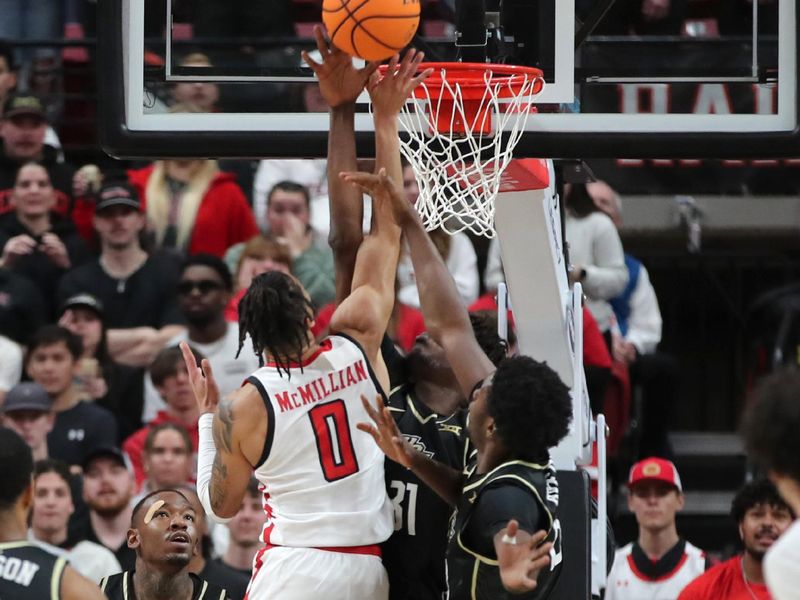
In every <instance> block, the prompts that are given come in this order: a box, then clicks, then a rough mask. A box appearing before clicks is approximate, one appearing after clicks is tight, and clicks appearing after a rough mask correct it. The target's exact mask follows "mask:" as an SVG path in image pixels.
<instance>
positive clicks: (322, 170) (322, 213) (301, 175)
mask: <svg viewBox="0 0 800 600" xmlns="http://www.w3.org/2000/svg"><path fill="white" fill-rule="evenodd" d="M306 89H308V90H309V91H314V90H316V89H317V86H316V85H310V86H307V87H306ZM323 110H327V107H325V108H324V109H323ZM326 169H327V161H326V160H325V159H324V158H312V159H298V158H270V159H265V160H262V161H261V162H260V163H259V165H258V169H256V174H255V183H254V184H253V213H254V214H255V216H256V221H258V225H259V227H261V229H262V230H264V231H267V232H269V231H270V223H269V219H268V218H267V206H268V204H269V195H270V193H271V192H272V190H273V189H274V188H275V185H276V184H278V183H280V182H281V181H293V182H295V183H298V184H300V185H302V186H303V187H305V188H306V189H307V190H308V196H309V199H310V200H309V207H310V209H309V210H310V215H309V223H310V225H311V228H312V229H313V230H314V231H316V232H317V233H318V234H319V235H321V236H326V235H328V231H329V229H330V208H329V207H328V178H327V172H326Z"/></svg>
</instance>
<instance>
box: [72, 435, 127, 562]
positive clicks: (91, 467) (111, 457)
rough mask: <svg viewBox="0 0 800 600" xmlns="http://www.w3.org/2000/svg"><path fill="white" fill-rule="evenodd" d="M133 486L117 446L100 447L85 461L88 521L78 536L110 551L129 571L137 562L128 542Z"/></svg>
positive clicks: (85, 493)
mask: <svg viewBox="0 0 800 600" xmlns="http://www.w3.org/2000/svg"><path fill="white" fill-rule="evenodd" d="M133 488H134V484H133V474H132V473H131V472H130V471H129V470H128V467H127V465H126V463H125V458H124V456H123V455H122V453H121V452H120V451H119V450H117V449H116V448H98V449H96V450H95V451H94V452H92V453H91V454H89V456H87V457H86V460H84V462H83V501H84V502H85V503H86V505H87V506H88V507H89V521H88V523H86V524H85V528H84V531H83V532H81V534H80V535H79V536H78V537H79V539H84V540H89V541H90V542H95V543H97V544H101V545H103V546H105V547H106V548H108V549H109V550H111V552H113V553H114V556H116V557H117V560H118V561H119V564H120V566H122V568H123V569H126V570H128V569H132V568H133V566H134V563H135V561H136V554H135V553H134V551H133V550H132V549H131V548H130V547H129V546H128V544H127V535H128V525H129V524H130V521H131V498H133Z"/></svg>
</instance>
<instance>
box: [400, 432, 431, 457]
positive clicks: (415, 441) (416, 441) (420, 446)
mask: <svg viewBox="0 0 800 600" xmlns="http://www.w3.org/2000/svg"><path fill="white" fill-rule="evenodd" d="M403 437H404V438H406V440H408V443H409V444H411V445H412V446H413V447H414V450H417V451H419V452H422V454H424V455H425V456H427V457H428V458H433V452H431V451H429V450H428V449H427V448H426V447H425V443H424V442H423V441H422V439H421V438H420V437H419V436H418V435H408V434H407V433H404V434H403Z"/></svg>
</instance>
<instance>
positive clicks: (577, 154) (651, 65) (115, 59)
mask: <svg viewBox="0 0 800 600" xmlns="http://www.w3.org/2000/svg"><path fill="white" fill-rule="evenodd" d="M472 1H474V0H469V1H460V2H458V3H457V6H459V7H463V6H467V5H469V2H472ZM161 4H162V6H161V7H160V8H154V7H157V6H159V2H152V3H151V2H147V3H145V2H141V1H140V0H101V1H100V3H99V19H100V22H101V23H103V24H104V25H103V26H102V27H98V38H99V40H98V41H99V46H98V47H99V48H102V49H103V50H104V51H103V52H99V53H98V63H99V77H100V90H101V94H100V99H101V106H100V109H101V115H102V122H101V126H102V132H101V139H102V142H103V145H104V147H105V148H106V150H107V151H108V152H109V153H111V154H113V155H117V156H123V157H151V156H160V157H165V156H184V157H190V156H198V157H321V156H324V155H325V152H326V143H327V129H328V117H327V114H326V113H325V111H324V106H320V103H319V98H316V99H315V98H314V92H315V84H314V82H313V77H312V75H311V72H310V70H309V69H307V68H305V67H304V65H302V64H301V60H300V50H301V49H304V48H309V49H310V48H313V43H312V40H311V28H312V27H313V24H314V23H315V22H318V21H319V20H320V2H319V1H318V0H254V1H253V2H247V3H236V2H233V3H231V2H227V3H226V2H222V0H214V1H211V2H210V3H203V4H202V5H200V4H199V3H187V2H185V1H183V0H162V3H161ZM163 4H165V5H166V10H165V11H164V12H163V13H161V14H159V12H158V11H160V10H163V9H164V6H163ZM454 4H456V3H454V2H453V1H452V0H430V1H428V2H425V3H423V9H422V16H423V18H422V24H421V26H420V30H419V31H418V34H417V37H416V38H415V40H414V45H415V46H416V47H417V48H420V49H423V50H425V52H426V55H427V59H428V60H440V61H445V60H453V59H454V58H457V57H459V56H460V57H465V58H469V56H468V55H469V54H470V53H473V52H475V49H474V47H473V46H472V45H466V46H464V47H461V48H459V47H457V46H456V43H455V40H456V36H455V32H456V30H457V29H459V25H458V19H459V15H458V14H456V13H455V11H454ZM487 4H490V3H487ZM585 4H588V5H589V6H590V7H591V6H594V10H591V9H589V10H586V9H584V8H583V6H584V5H585ZM612 4H613V2H610V0H597V2H594V3H592V2H587V1H586V0H540V1H538V2H530V1H528V2H521V1H520V0H517V1H516V2H514V1H511V0H507V1H506V2H504V3H503V6H504V8H503V9H502V11H500V12H492V10H493V9H492V8H491V6H489V8H488V9H487V11H488V12H487V15H488V16H487V20H488V22H490V23H493V24H494V26H495V29H493V31H496V32H502V35H498V36H496V39H494V38H493V40H490V43H489V45H488V51H484V50H483V49H479V50H478V52H485V53H486V54H488V57H487V58H488V59H490V60H494V61H495V62H497V61H505V62H510V63H515V64H527V65H531V66H538V67H539V68H541V69H542V70H543V71H544V73H545V80H546V82H547V85H546V86H545V88H544V90H543V92H542V93H541V94H539V95H538V96H537V97H536V98H534V99H533V101H534V102H535V103H536V104H537V106H539V113H538V114H537V115H534V116H532V117H531V118H529V119H528V121H527V125H526V131H525V133H524V135H523V137H522V140H521V141H520V143H519V145H518V146H517V151H516V155H517V156H535V157H543V156H544V157H549V158H594V157H615V158H626V157H630V158H653V157H655V158H669V157H675V158H701V157H716V158H747V157H761V158H767V157H784V156H797V155H800V141H798V140H799V139H800V129H799V128H798V102H797V95H798V76H797V71H798V65H797V59H798V58H797V57H798V39H797V29H798V27H797V23H798V0H774V1H773V2H771V3H769V2H768V3H762V2H748V1H747V0H724V1H723V0H718V1H717V2H713V1H709V2H703V3H692V2H690V3H688V5H689V6H691V5H698V4H703V5H710V6H711V7H712V8H710V9H708V10H709V13H708V14H705V15H703V14H689V13H687V14H686V15H682V17H684V18H683V19H682V20H681V21H680V22H679V23H677V24H676V25H674V26H673V27H672V28H671V29H670V28H669V27H666V28H665V29H666V31H667V33H669V34H670V35H660V34H661V33H664V31H663V30H659V29H658V28H654V29H655V31H656V32H657V33H659V35H628V34H627V33H628V32H630V31H635V30H636V28H637V27H638V26H639V25H637V23H635V22H634V20H631V21H630V22H624V23H622V27H623V30H622V33H626V35H605V34H606V33H609V32H610V33H613V34H618V33H620V31H619V30H618V29H619V26H620V19H621V17H620V15H614V8H613V7H612V9H611V10H610V11H609V12H608V13H607V14H606V15H605V17H604V18H598V17H602V16H603V15H602V9H603V8H606V7H607V6H608V5H612ZM620 4H621V3H620ZM215 5H219V8H215ZM240 5H246V6H247V7H249V8H247V9H245V8H237V7H238V6H240ZM736 5H741V7H740V8H739V10H738V12H737V11H733V9H732V7H734V6H736ZM199 6H202V7H203V8H202V10H201V9H199V8H196V7H199ZM714 6H716V8H714ZM742 7H744V8H742ZM246 10H249V11H250V12H249V13H245V14H240V15H238V17H239V19H240V20H239V22H238V23H237V22H235V21H234V20H232V19H231V18H229V17H231V15H232V14H233V13H244V12H245V11H246ZM153 11H155V12H153ZM215 11H223V13H225V11H228V13H231V14H227V13H225V14H224V15H223V16H225V17H226V18H222V17H221V16H220V15H219V14H217V13H216V12H215ZM258 11H260V12H258ZM462 12H463V10H462ZM732 13H733V14H732ZM233 16H236V15H233ZM462 18H463V17H462ZM624 18H625V17H624V16H623V17H622V19H623V20H624ZM259 19H260V20H261V21H263V23H258V22H257V21H259ZM609 20H611V21H609ZM154 23H155V25H154ZM615 27H617V29H615ZM460 29H461V30H463V29H464V27H463V26H461V27H460ZM644 29H645V30H647V27H644ZM651 29H653V28H651ZM644 33H645V34H647V33H648V32H647V31H644ZM589 34H591V35H589ZM600 34H603V35H600ZM512 38H513V41H512ZM461 41H462V42H463V41H464V38H463V37H462V38H461ZM467 41H469V40H467ZM482 41H483V40H482ZM493 42H494V43H493ZM192 52H202V53H204V54H206V55H207V56H209V57H210V58H211V61H210V62H211V65H213V66H208V65H205V66H192V65H191V64H186V63H185V59H186V56H187V55H188V54H190V53H192ZM198 80H202V81H205V82H213V83H214V85H217V86H218V88H219V91H220V100H219V103H218V106H217V107H216V109H215V112H209V113H169V112H166V110H167V109H166V107H167V106H168V105H169V104H170V103H171V102H172V101H174V93H173V92H174V89H175V87H176V86H179V85H181V84H186V82H189V81H198ZM362 100H363V102H362V103H361V110H360V112H359V114H358V115H357V119H356V127H357V138H358V144H359V152H360V154H362V155H364V156H369V155H371V153H372V133H371V129H372V123H371V119H370V116H369V114H368V112H367V106H366V98H363V99H362Z"/></svg>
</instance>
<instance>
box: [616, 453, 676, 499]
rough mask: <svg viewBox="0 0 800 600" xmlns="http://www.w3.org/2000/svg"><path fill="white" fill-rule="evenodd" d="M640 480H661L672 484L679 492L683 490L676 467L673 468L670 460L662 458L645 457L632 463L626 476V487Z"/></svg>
mask: <svg viewBox="0 0 800 600" xmlns="http://www.w3.org/2000/svg"><path fill="white" fill-rule="evenodd" d="M640 481H663V482H665V483H668V484H670V485H674V486H675V487H676V488H678V491H679V492H683V487H682V486H681V478H680V475H678V469H676V468H675V465H674V464H672V462H670V461H668V460H666V459H663V458H656V457H650V458H645V459H644V460H640V461H639V462H638V463H636V464H635V465H633V467H631V473H630V475H629V476H628V487H630V486H632V485H634V484H636V483H639V482H640Z"/></svg>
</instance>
